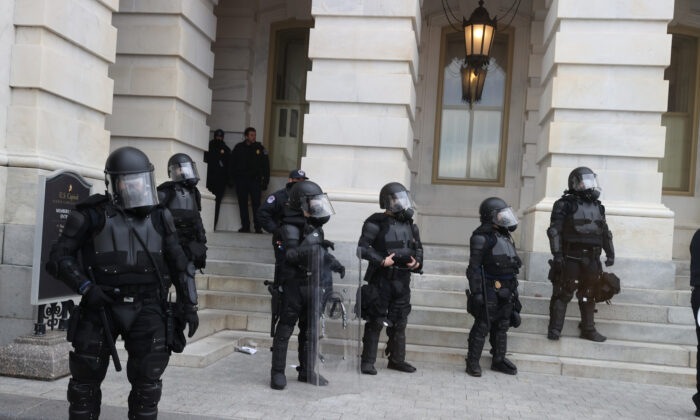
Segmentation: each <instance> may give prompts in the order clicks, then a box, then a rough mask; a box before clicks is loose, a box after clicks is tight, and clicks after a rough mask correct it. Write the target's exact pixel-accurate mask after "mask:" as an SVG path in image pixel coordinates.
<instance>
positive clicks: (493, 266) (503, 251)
mask: <svg viewBox="0 0 700 420" xmlns="http://www.w3.org/2000/svg"><path fill="white" fill-rule="evenodd" d="M493 237H494V238H495V239H496V243H495V244H494V246H493V248H491V252H490V253H487V254H486V255H485V256H484V261H483V263H484V269H485V270H486V272H488V273H489V274H492V275H502V274H517V273H518V269H519V268H520V266H521V264H522V263H521V261H520V258H519V257H518V253H517V252H516V250H515V244H514V243H513V239H512V238H511V237H510V235H503V234H501V233H500V232H494V236H493Z"/></svg>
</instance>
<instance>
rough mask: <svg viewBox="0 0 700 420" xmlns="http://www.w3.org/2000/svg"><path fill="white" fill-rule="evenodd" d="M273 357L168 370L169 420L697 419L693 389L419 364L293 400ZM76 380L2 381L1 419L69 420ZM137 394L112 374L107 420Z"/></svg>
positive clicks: (295, 392)
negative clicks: (274, 383)
mask: <svg viewBox="0 0 700 420" xmlns="http://www.w3.org/2000/svg"><path fill="white" fill-rule="evenodd" d="M269 363H270V353H269V352H268V351H260V352H258V353H257V354H255V355H252V356H250V355H246V354H242V353H234V354H232V355H230V356H229V357H227V358H225V359H222V360H220V361H219V362H217V363H215V364H213V365H211V366H209V367H207V368H204V369H191V368H181V367H169V368H168V370H167V371H166V374H165V376H164V395H163V399H162V400H161V404H160V409H161V415H160V416H159V417H160V418H161V419H174V420H181V419H197V420H204V419H213V418H227V419H341V420H346V419H358V420H360V419H363V420H364V419H384V418H386V419H402V420H403V419H464V418H468V419H480V418H483V419H609V418H616V419H622V418H624V419H635V420H638V419H641V418H643V419H644V420H649V419H661V418H686V419H691V418H695V417H694V416H693V407H692V402H691V400H690V398H691V395H692V394H693V391H694V390H693V389H689V388H674V387H664V386H655V385H642V384H631V383H626V382H615V381H603V380H595V379H582V378H573V377H563V376H550V375H541V374H532V373H523V374H519V375H518V376H516V377H511V376H506V375H503V374H498V373H495V372H492V371H490V370H485V371H484V376H483V377H482V378H471V377H469V376H467V375H466V374H465V373H464V372H463V371H461V370H458V369H456V368H455V366H448V365H434V364H430V365H429V364H418V365H417V367H418V372H416V373H414V374H404V373H399V372H394V371H389V370H386V369H385V368H384V366H385V362H384V361H380V362H378V363H377V365H378V368H379V375H377V376H375V377H367V376H364V377H362V378H359V377H358V376H357V375H354V374H350V373H348V372H343V373H339V372H329V374H328V377H329V379H330V380H331V384H330V386H328V387H322V388H317V387H313V386H310V385H307V384H303V383H299V382H297V381H296V375H293V373H294V372H293V370H292V369H288V370H287V378H288V380H289V385H288V387H287V389H286V390H285V391H273V390H271V389H270V388H269V386H268V381H269V366H270V365H269ZM67 383H68V379H67V378H64V379H61V380H58V381H55V382H41V381H31V380H25V379H15V378H4V377H0V418H2V419H5V418H11V419H15V418H19V419H43V418H46V419H62V418H67V403H66V402H65V395H66V385H67ZM128 392H129V385H128V382H127V380H126V375H125V373H124V372H121V373H117V372H115V371H114V370H112V369H111V370H110V372H109V374H108V376H107V379H106V380H105V383H104V384H103V387H102V393H103V415H102V416H101V418H102V419H124V418H126V408H125V407H126V405H127V400H126V399H127V395H128Z"/></svg>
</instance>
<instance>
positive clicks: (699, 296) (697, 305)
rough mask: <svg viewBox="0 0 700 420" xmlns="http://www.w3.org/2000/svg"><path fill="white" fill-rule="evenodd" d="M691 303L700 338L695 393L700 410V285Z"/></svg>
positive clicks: (691, 297)
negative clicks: (699, 319)
mask: <svg viewBox="0 0 700 420" xmlns="http://www.w3.org/2000/svg"><path fill="white" fill-rule="evenodd" d="M690 305H691V306H692V308H693V318H694V319H695V335H696V336H697V339H698V354H697V359H696V361H697V362H698V363H697V367H696V370H697V373H696V382H697V385H696V388H697V392H696V393H695V395H693V402H694V403H695V407H696V408H697V409H698V410H700V327H698V310H699V309H700V287H698V286H695V287H694V288H693V294H692V295H691V296H690Z"/></svg>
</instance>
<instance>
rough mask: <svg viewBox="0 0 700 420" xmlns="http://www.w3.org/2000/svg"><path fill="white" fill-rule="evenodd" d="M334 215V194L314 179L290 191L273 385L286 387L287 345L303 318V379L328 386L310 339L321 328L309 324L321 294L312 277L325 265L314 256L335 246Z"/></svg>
mask: <svg viewBox="0 0 700 420" xmlns="http://www.w3.org/2000/svg"><path fill="white" fill-rule="evenodd" d="M333 213H334V212H333V207H332V206H331V204H330V201H329V200H328V197H327V196H326V194H324V192H323V190H321V187H319V186H318V185H317V184H315V183H313V182H311V181H303V182H298V183H295V184H294V186H293V187H292V189H291V190H290V192H289V205H288V206H287V207H286V208H285V210H284V216H283V218H282V225H281V226H280V228H279V237H280V240H279V244H278V247H279V248H280V250H282V251H283V252H284V260H283V263H282V265H281V267H280V271H279V285H280V286H281V287H280V291H281V301H282V302H281V305H280V307H281V313H280V315H279V322H278V324H277V326H276V328H275V332H274V339H273V344H272V369H271V372H270V386H271V387H272V388H273V389H278V390H281V389H284V387H285V386H286V385H287V379H286V377H285V374H284V371H285V366H286V360H287V345H288V344H289V338H290V337H291V335H292V332H293V331H294V325H295V324H296V323H297V321H298V322H299V367H298V368H297V371H298V372H299V374H298V379H299V381H301V382H309V383H313V384H317V385H326V384H328V381H327V380H326V379H325V378H324V377H322V376H321V375H318V374H316V373H315V362H316V361H315V354H314V352H313V349H309V346H310V343H313V342H315V337H316V336H317V335H318V331H313V330H312V329H311V328H309V326H308V322H309V311H310V310H311V308H310V306H311V305H312V302H311V299H314V298H318V296H317V295H315V293H314V290H313V287H314V285H313V284H312V283H311V282H312V278H310V276H309V275H308V273H309V272H313V271H314V270H318V269H319V267H320V266H321V265H322V264H321V262H320V261H316V262H314V261H313V259H314V258H322V256H323V255H324V253H323V252H321V251H322V249H323V248H326V247H330V246H331V245H332V244H331V243H330V241H327V240H326V239H325V238H324V234H323V228H322V226H323V225H324V224H325V223H326V222H328V220H329V219H330V216H331V215H332V214H333ZM327 255H330V254H327ZM340 267H342V265H341V266H340ZM338 271H339V272H340V268H339V269H338ZM342 271H344V268H342ZM314 274H315V275H317V276H318V275H319V274H320V273H312V274H311V276H313V275H314ZM317 278H318V277H317ZM316 286H318V285H316ZM273 315H274V314H273Z"/></svg>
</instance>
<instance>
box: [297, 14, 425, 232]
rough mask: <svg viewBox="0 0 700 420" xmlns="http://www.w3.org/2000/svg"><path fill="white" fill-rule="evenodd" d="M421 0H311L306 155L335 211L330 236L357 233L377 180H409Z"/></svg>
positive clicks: (373, 203)
mask: <svg viewBox="0 0 700 420" xmlns="http://www.w3.org/2000/svg"><path fill="white" fill-rule="evenodd" d="M420 7H421V5H420V0H396V1H390V2H389V1H376V0H358V1H352V2H350V1H346V0H313V2H312V8H311V14H312V15H313V16H314V19H315V24H314V28H313V29H311V34H310V38H309V58H311V59H312V60H313V70H312V71H311V72H309V74H308V78H307V87H306V98H307V100H308V101H309V105H310V107H309V114H308V115H306V118H305V121H304V140H303V141H304V144H305V145H306V156H305V157H304V158H303V159H302V168H304V169H305V170H306V171H308V172H309V173H310V174H312V175H313V178H314V180H316V181H318V182H319V183H320V184H321V186H322V187H323V188H324V190H325V191H327V192H329V196H330V198H331V200H332V201H333V205H334V207H335V210H336V212H337V214H336V216H334V217H333V218H332V219H331V222H330V223H329V225H328V227H327V233H328V236H329V237H330V238H333V239H334V240H348V241H356V240H357V238H358V237H359V232H360V228H361V226H362V221H363V220H364V219H365V218H366V217H368V216H369V215H370V214H371V213H373V212H376V211H379V206H378V195H379V190H380V188H381V187H382V186H383V185H384V184H386V183H387V182H390V181H398V182H401V183H403V184H404V185H405V186H406V187H407V188H410V170H409V166H408V162H409V160H410V158H411V155H412V153H413V124H414V117H415V102H416V89H415V86H416V82H417V75H418V46H417V45H418V42H417V41H418V40H419V39H420V28H421V21H420V20H421V15H420Z"/></svg>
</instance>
